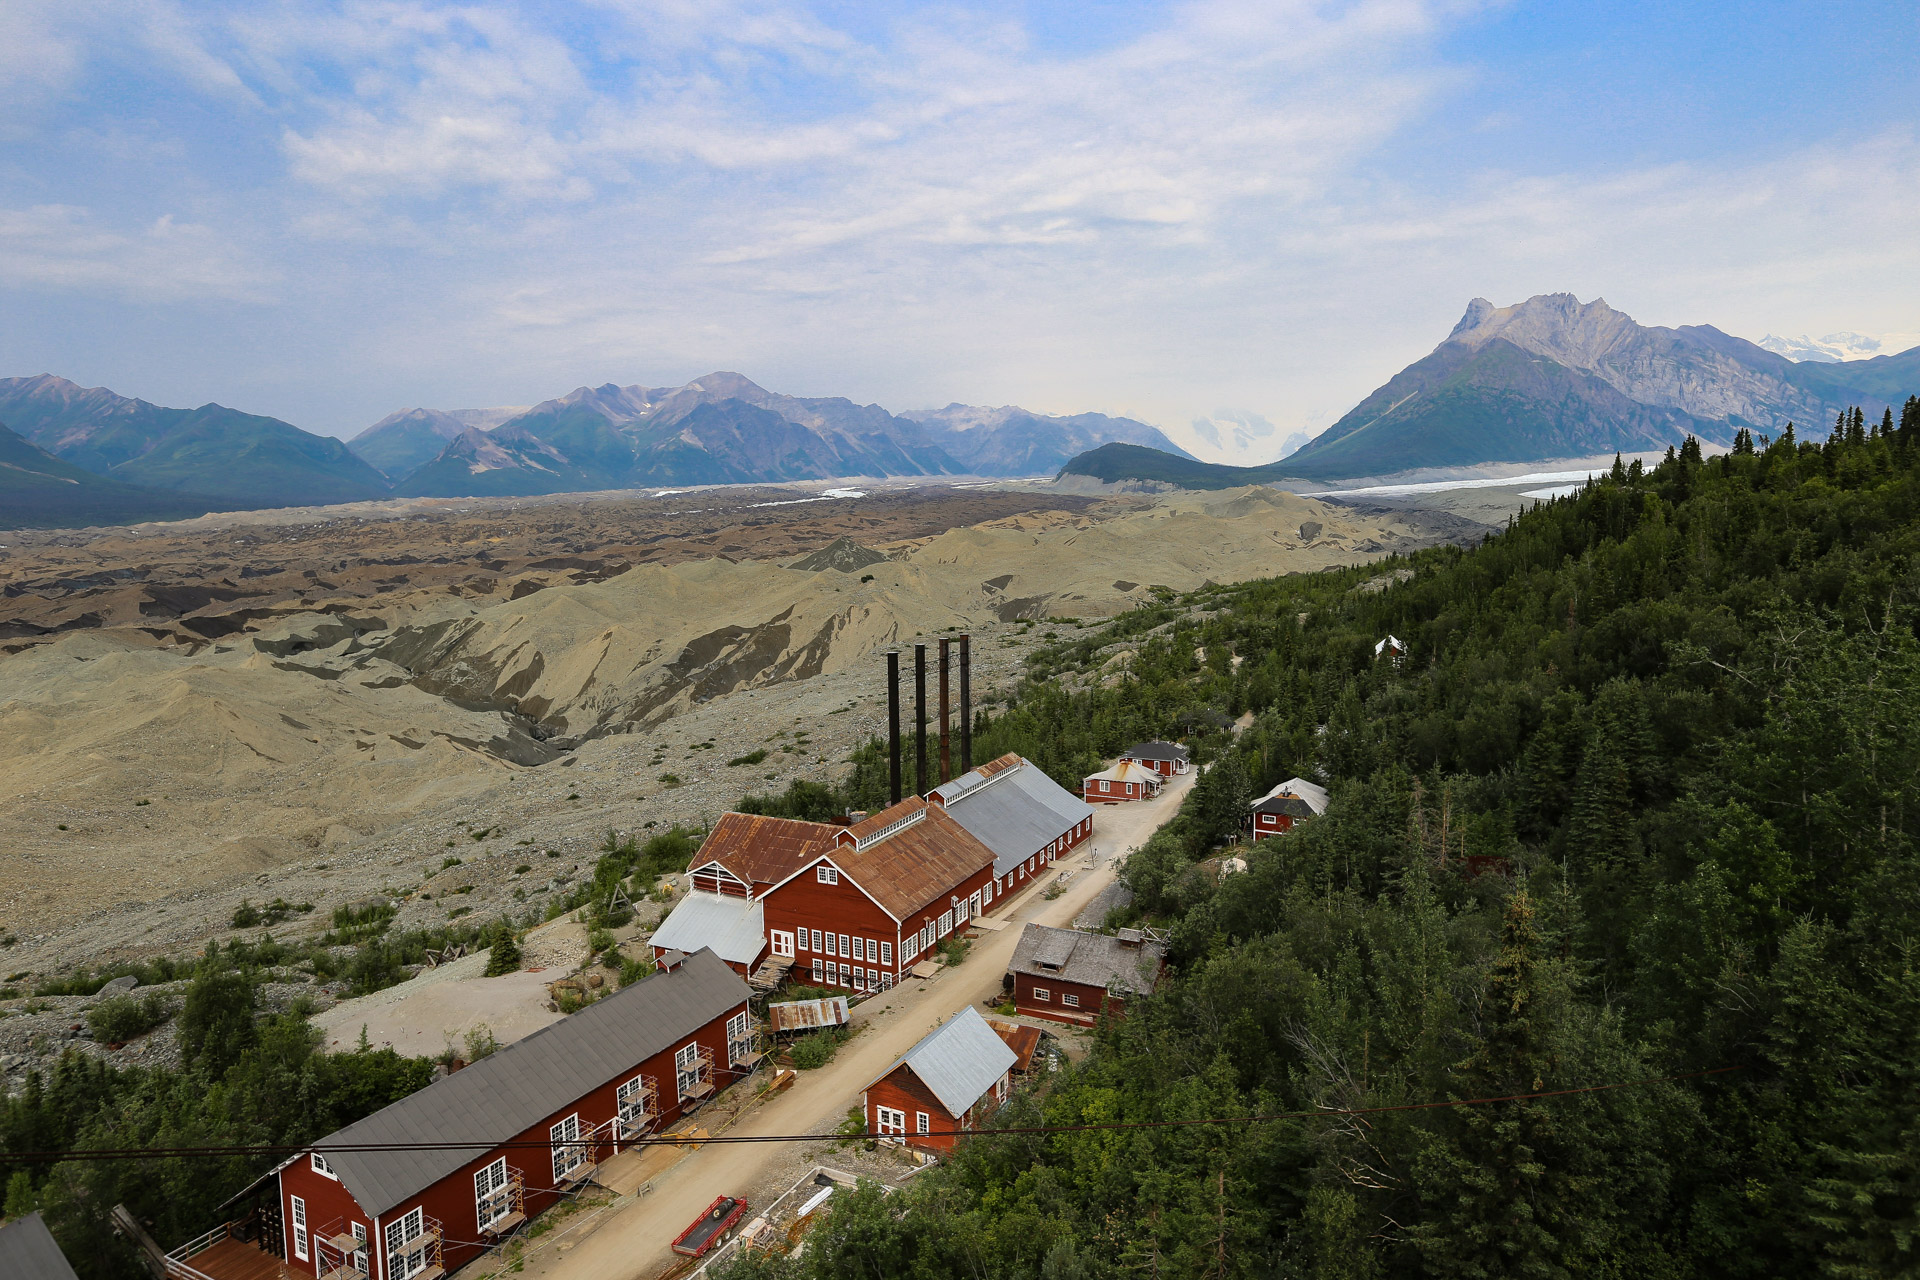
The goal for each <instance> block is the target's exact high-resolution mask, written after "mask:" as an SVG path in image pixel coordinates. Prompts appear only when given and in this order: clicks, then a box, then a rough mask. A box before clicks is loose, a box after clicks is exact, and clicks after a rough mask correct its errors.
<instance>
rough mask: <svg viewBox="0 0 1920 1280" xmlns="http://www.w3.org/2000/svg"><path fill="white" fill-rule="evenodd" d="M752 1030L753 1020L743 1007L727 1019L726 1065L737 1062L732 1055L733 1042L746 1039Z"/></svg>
mask: <svg viewBox="0 0 1920 1280" xmlns="http://www.w3.org/2000/svg"><path fill="white" fill-rule="evenodd" d="M752 1031H753V1020H752V1019H751V1018H749V1017H748V1016H747V1011H746V1010H745V1009H742V1010H741V1011H740V1012H739V1013H736V1014H734V1015H733V1016H732V1017H731V1018H728V1019H727V1065H728V1066H730V1067H731V1066H733V1065H734V1064H736V1063H737V1062H739V1059H738V1058H736V1057H734V1056H733V1046H734V1044H735V1043H736V1042H738V1041H742V1040H746V1039H747V1037H748V1036H749V1035H750V1034H752Z"/></svg>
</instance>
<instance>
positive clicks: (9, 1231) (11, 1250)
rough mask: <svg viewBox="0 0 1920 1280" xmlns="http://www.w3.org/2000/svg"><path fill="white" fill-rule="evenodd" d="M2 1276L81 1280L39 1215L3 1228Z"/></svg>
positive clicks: (8, 1279)
mask: <svg viewBox="0 0 1920 1280" xmlns="http://www.w3.org/2000/svg"><path fill="white" fill-rule="evenodd" d="M0 1276H5V1277H6V1280H79V1278H78V1277H77V1276H76V1275H75V1274H74V1271H73V1264H72V1263H70V1262H68V1261H67V1255H66V1254H64V1253H62V1252H60V1245H59V1242H57V1241H56V1240H55V1239H54V1238H53V1232H51V1231H49V1230H47V1224H46V1222H45V1221H44V1220H42V1218H41V1217H40V1215H39V1214H38V1213H30V1214H28V1215H27V1216H26V1217H24V1218H21V1219H19V1220H18V1221H15V1222H9V1223H8V1224H7V1225H6V1226H4V1227H0Z"/></svg>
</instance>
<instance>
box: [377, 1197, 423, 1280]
mask: <svg viewBox="0 0 1920 1280" xmlns="http://www.w3.org/2000/svg"><path fill="white" fill-rule="evenodd" d="M425 1232H426V1222H425V1219H424V1215H423V1214H422V1213H421V1211H420V1210H419V1209H413V1210H410V1211H408V1212H407V1213H405V1214H402V1215H401V1216H400V1217H398V1218H395V1219H394V1220H393V1221H392V1222H389V1223H388V1224H387V1275H388V1276H390V1277H392V1280H408V1277H410V1276H416V1275H419V1274H420V1273H421V1272H422V1271H425V1270H426V1269H427V1250H425V1249H424V1248H419V1247H415V1248H411V1249H409V1248H408V1246H409V1245H412V1244H413V1242H414V1241H416V1240H418V1239H419V1238H420V1237H421V1236H422V1235H423V1234H425Z"/></svg>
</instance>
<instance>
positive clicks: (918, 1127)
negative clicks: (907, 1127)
mask: <svg viewBox="0 0 1920 1280" xmlns="http://www.w3.org/2000/svg"><path fill="white" fill-rule="evenodd" d="M913 1114H914V1116H915V1117H916V1119H915V1120H914V1125H913V1131H914V1132H915V1133H919V1134H928V1133H932V1132H933V1124H932V1123H931V1122H930V1121H929V1120H928V1118H927V1113H926V1112H924V1111H916V1112H914V1113H913Z"/></svg>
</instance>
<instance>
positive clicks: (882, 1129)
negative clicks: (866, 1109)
mask: <svg viewBox="0 0 1920 1280" xmlns="http://www.w3.org/2000/svg"><path fill="white" fill-rule="evenodd" d="M873 1111H874V1120H873V1131H874V1132H875V1133H884V1134H898V1135H899V1136H901V1137H905V1136H906V1133H907V1113H906V1112H904V1111H901V1110H898V1109H896V1108H894V1107H882V1106H878V1105H876V1106H875V1107H874V1109H873Z"/></svg>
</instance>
